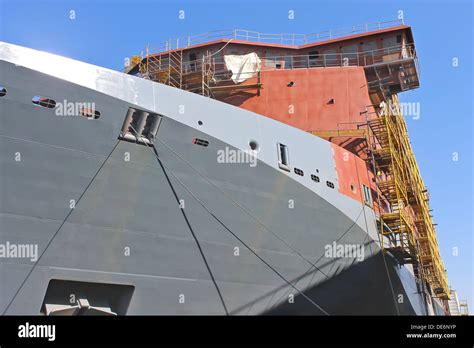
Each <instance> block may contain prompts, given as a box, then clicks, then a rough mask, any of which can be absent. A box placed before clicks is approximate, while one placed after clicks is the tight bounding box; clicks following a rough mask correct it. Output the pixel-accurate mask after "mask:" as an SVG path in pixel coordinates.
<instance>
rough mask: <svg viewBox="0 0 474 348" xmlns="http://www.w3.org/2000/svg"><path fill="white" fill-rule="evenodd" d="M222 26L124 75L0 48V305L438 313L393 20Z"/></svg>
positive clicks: (123, 310)
mask: <svg viewBox="0 0 474 348" xmlns="http://www.w3.org/2000/svg"><path fill="white" fill-rule="evenodd" d="M230 33H231V35H232V37H230V38H229V37H227V38H222V37H220V38H213V40H210V41H209V39H210V37H209V36H206V37H205V38H200V39H198V40H200V42H198V43H196V42H195V41H193V39H192V38H188V39H187V40H186V41H185V44H184V46H182V45H183V43H182V42H183V41H182V40H178V41H173V42H176V46H175V47H173V46H172V45H173V44H172V43H171V42H168V43H167V46H166V47H165V50H163V51H161V52H158V53H151V52H150V51H149V52H147V54H146V55H144V56H143V57H134V58H132V60H131V62H132V64H131V65H130V66H128V67H127V69H126V72H127V73H128V74H124V73H121V72H116V71H112V70H108V69H104V68H100V67H97V66H93V65H90V64H86V63H82V62H78V61H74V60H71V59H67V58H63V57H59V56H56V55H52V54H48V53H45V52H40V51H35V50H31V49H27V48H23V47H19V46H15V45H11V44H7V43H1V46H0V64H1V72H2V74H1V76H2V80H1V81H0V84H1V86H0V87H1V88H0V90H1V94H0V111H1V122H0V141H1V143H2V149H4V151H2V153H1V155H0V156H1V157H0V160H1V163H2V172H1V176H0V184H1V189H2V196H1V197H2V198H1V201H0V219H1V220H0V225H1V226H2V228H1V234H0V238H1V243H2V244H4V245H7V243H8V245H16V246H21V245H25V244H29V243H30V244H32V245H37V247H38V254H37V255H36V256H37V257H36V258H34V257H33V258H30V259H27V258H21V257H19V258H2V259H0V278H1V279H2V280H5V281H2V284H1V285H0V286H1V290H2V296H1V302H0V308H1V309H2V313H3V314H46V315H77V314H108V315H116V314H118V315H124V314H187V315H188V314H236V315H256V314H296V315H300V314H316V315H338V314H352V315H354V314H366V315H370V314H393V315H397V314H419V315H432V314H446V313H447V312H448V303H447V298H448V296H449V288H448V286H447V281H446V276H445V272H444V268H443V265H442V262H441V259H440V257H439V251H438V247H437V242H436V235H435V232H434V227H433V223H432V221H431V216H430V215H429V207H428V202H427V199H428V196H427V193H426V189H425V187H424V184H423V181H422V180H421V177H420V174H419V170H418V167H417V165H416V160H415V158H414V156H413V152H412V150H411V146H410V143H409V141H408V136H407V132H406V125H405V121H404V120H403V117H402V116H401V111H400V105H399V102H398V98H397V96H396V93H398V92H400V91H403V90H408V89H411V88H416V87H418V85H419V81H418V73H417V71H418V70H417V61H416V52H415V49H414V44H413V38H412V35H411V29H410V27H408V26H405V25H404V24H403V23H395V24H393V23H389V24H387V23H378V24H377V27H375V28H374V27H373V26H371V25H366V26H363V27H361V28H359V27H354V28H353V31H352V33H351V35H349V36H347V34H340V33H335V32H333V31H329V32H327V33H326V34H324V33H319V34H314V35H310V36H300V35H289V36H288V35H280V36H276V38H277V39H278V40H279V41H280V42H279V43H274V42H273V43H269V42H268V41H269V39H268V36H266V35H263V34H259V33H254V32H249V31H231V32H230ZM221 34H225V35H227V34H229V33H221ZM213 35H215V33H214V34H213ZM325 35H326V36H325ZM344 35H345V36H344ZM328 36H329V37H328ZM214 39H215V40H214ZM270 39H271V40H274V39H275V36H271V37H270ZM288 40H290V42H288ZM131 75H137V76H131ZM190 92H194V93H190ZM68 105H73V106H77V108H76V109H75V110H73V111H72V114H71V115H70V116H75V117H66V116H68V115H66V112H65V110H69V108H68ZM72 109H74V108H72ZM237 159H239V160H237Z"/></svg>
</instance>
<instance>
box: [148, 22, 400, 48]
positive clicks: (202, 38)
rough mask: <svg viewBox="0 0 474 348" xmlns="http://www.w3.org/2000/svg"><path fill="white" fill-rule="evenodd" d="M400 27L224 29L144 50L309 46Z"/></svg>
mask: <svg viewBox="0 0 474 348" xmlns="http://www.w3.org/2000/svg"><path fill="white" fill-rule="evenodd" d="M400 25H404V21H403V19H397V20H392V21H384V22H372V23H364V24H357V25H353V26H351V27H345V28H338V29H330V30H324V31H320V32H315V33H310V34H293V33H279V34H272V33H261V32H258V31H252V30H245V29H224V30H214V31H209V32H207V33H202V34H198V35H193V36H181V37H177V38H174V39H169V40H167V41H165V42H163V43H161V44H158V45H151V46H149V47H148V49H149V52H163V51H169V50H175V49H183V48H187V47H190V46H194V45H198V44H202V43H206V42H209V41H214V40H220V39H228V40H241V41H251V42H262V43H271V44H284V45H297V46H299V45H305V44H309V43H316V42H320V41H326V40H332V39H337V38H341V37H344V36H348V35H355V34H361V33H367V32H371V31H375V30H380V29H387V28H393V27H397V26H400Z"/></svg>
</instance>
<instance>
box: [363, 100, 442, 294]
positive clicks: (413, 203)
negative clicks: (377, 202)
mask: <svg viewBox="0 0 474 348" xmlns="http://www.w3.org/2000/svg"><path fill="white" fill-rule="evenodd" d="M368 122H369V128H370V130H371V134H372V140H371V141H370V144H371V145H370V146H371V151H372V159H373V161H374V166H375V172H376V186H377V189H378V191H379V193H380V194H381V196H382V197H383V198H384V199H385V202H387V203H388V207H387V208H388V209H386V210H383V209H381V211H380V214H379V215H380V233H381V235H382V243H381V244H382V248H383V249H384V250H388V251H390V252H391V253H392V254H393V255H394V256H395V257H397V258H398V259H399V260H401V262H403V263H411V264H413V265H414V268H415V272H416V273H417V275H418V277H420V278H422V279H424V280H425V281H426V282H427V283H428V284H429V285H430V287H431V289H432V290H433V291H434V293H435V294H436V295H437V296H439V297H441V298H443V299H447V298H449V287H448V282H447V277H446V271H445V269H444V265H443V262H442V260H441V256H440V253H439V248H438V242H437V239H436V233H435V229H434V224H433V221H432V217H431V215H430V208H429V196H428V191H427V190H426V188H425V185H424V183H423V180H422V178H421V175H420V172H419V168H418V164H417V162H416V159H415V156H414V154H413V150H412V148H411V144H410V140H409V137H408V132H407V129H406V123H405V120H404V118H403V115H402V112H401V108H400V103H399V100H398V96H397V95H392V96H390V97H389V98H388V99H387V101H386V102H384V103H382V104H381V108H380V110H379V117H378V118H376V119H373V120H370V121H368Z"/></svg>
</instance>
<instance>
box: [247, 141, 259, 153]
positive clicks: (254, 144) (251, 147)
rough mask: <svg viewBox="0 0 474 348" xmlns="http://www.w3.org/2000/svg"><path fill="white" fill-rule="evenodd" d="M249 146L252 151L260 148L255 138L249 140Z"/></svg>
mask: <svg viewBox="0 0 474 348" xmlns="http://www.w3.org/2000/svg"><path fill="white" fill-rule="evenodd" d="M249 146H250V149H251V150H252V151H257V150H258V143H257V142H256V141H255V140H250V141H249Z"/></svg>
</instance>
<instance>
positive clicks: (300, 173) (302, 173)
mask: <svg viewBox="0 0 474 348" xmlns="http://www.w3.org/2000/svg"><path fill="white" fill-rule="evenodd" d="M294 171H295V174H296V175H299V176H303V175H304V172H303V171H302V170H301V169H299V168H295V169H294Z"/></svg>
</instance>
